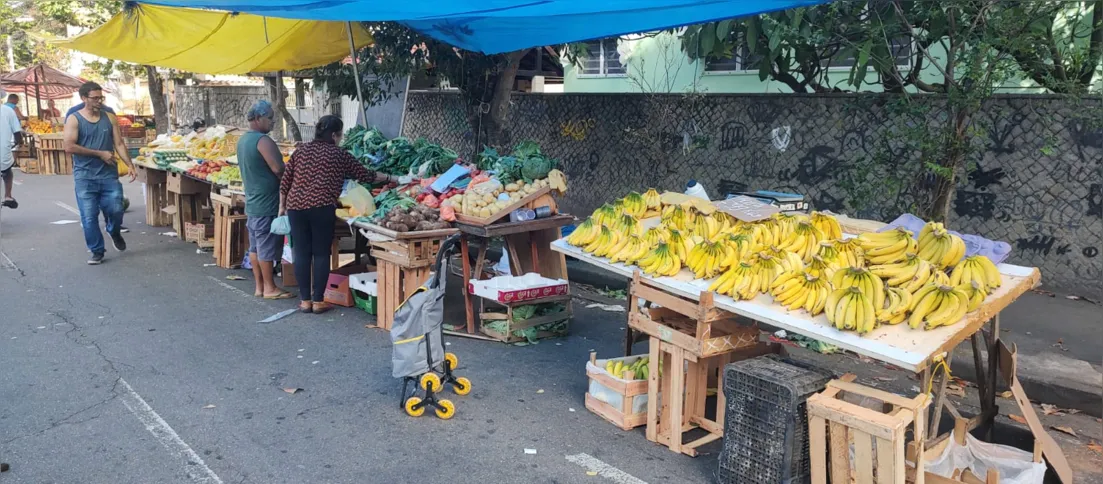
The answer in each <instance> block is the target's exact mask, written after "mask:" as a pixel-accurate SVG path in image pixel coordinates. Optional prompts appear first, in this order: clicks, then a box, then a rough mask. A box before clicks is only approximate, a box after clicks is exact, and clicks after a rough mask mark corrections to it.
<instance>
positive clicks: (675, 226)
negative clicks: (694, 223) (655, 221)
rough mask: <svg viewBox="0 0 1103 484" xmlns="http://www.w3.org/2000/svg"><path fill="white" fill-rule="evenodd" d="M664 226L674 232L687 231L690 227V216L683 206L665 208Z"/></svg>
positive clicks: (662, 218) (663, 215)
mask: <svg viewBox="0 0 1103 484" xmlns="http://www.w3.org/2000/svg"><path fill="white" fill-rule="evenodd" d="M660 220H662V223H663V225H665V226H667V227H669V228H670V229H672V230H685V229H686V227H688V226H689V222H690V221H689V215H688V214H687V213H686V210H685V209H684V208H682V206H681V205H667V206H666V207H663V214H662V217H661V219H660Z"/></svg>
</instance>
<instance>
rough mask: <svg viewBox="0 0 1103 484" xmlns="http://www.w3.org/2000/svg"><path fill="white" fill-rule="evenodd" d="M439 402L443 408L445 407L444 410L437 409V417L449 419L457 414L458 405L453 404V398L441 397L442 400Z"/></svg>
mask: <svg viewBox="0 0 1103 484" xmlns="http://www.w3.org/2000/svg"><path fill="white" fill-rule="evenodd" d="M437 403H439V404H440V406H441V408H443V409H444V410H441V409H440V408H438V409H437V417H440V418H441V419H444V420H448V419H450V418H452V417H454V416H455V415H456V405H455V404H453V403H452V401H451V400H448V399H441V400H437Z"/></svg>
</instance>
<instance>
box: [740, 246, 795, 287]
mask: <svg viewBox="0 0 1103 484" xmlns="http://www.w3.org/2000/svg"><path fill="white" fill-rule="evenodd" d="M789 254H792V252H789ZM798 262H799V261H798ZM785 267H786V266H785V265H784V264H783V261H782V260H781V259H778V258H776V257H774V256H771V255H769V254H767V253H765V252H760V253H759V254H758V255H757V256H755V257H753V258H752V261H751V286H750V288H751V289H752V290H754V291H755V292H761V293H766V292H768V291H769V290H770V283H772V282H774V279H777V276H780V275H781V274H782V273H783V272H787V271H800V270H803V269H804V266H803V264H802V265H800V266H796V267H793V268H790V269H788V270H787V269H786V268H785Z"/></svg>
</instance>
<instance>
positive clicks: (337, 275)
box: [325, 264, 375, 308]
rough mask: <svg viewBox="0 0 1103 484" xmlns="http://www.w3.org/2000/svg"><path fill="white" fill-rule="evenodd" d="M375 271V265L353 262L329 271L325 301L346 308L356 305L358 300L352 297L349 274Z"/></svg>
mask: <svg viewBox="0 0 1103 484" xmlns="http://www.w3.org/2000/svg"><path fill="white" fill-rule="evenodd" d="M374 271H375V267H372V266H370V265H366V264H360V265H356V264H353V265H347V266H345V267H339V268H337V269H334V270H333V271H332V272H330V273H329V280H328V281H326V293H325V302H327V303H330V304H336V305H338V306H344V307H346V308H351V307H353V306H355V305H356V301H355V300H353V298H352V287H351V286H350V284H349V276H352V275H353V274H360V273H363V272H374Z"/></svg>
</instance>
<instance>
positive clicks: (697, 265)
mask: <svg viewBox="0 0 1103 484" xmlns="http://www.w3.org/2000/svg"><path fill="white" fill-rule="evenodd" d="M698 220H700V219H698ZM728 250H730V249H728V248H727V246H725V245H724V244H723V243H721V242H704V243H701V244H697V245H695V246H694V247H693V248H692V249H690V251H689V256H688V257H686V267H688V268H689V270H691V271H693V275H694V276H696V277H697V278H698V279H707V278H711V277H713V276H715V275H716V274H718V273H719V272H720V270H721V268H722V265H723V262H724V260H725V258H726V257H727V256H728V252H727V251H728Z"/></svg>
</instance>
